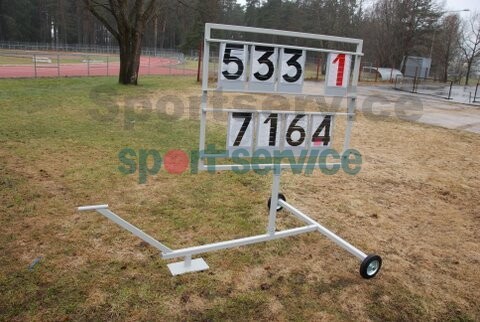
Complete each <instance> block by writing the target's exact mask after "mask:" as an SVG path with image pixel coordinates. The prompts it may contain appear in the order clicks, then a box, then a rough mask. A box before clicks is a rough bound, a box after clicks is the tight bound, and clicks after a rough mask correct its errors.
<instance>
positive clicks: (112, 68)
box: [0, 57, 197, 78]
mask: <svg viewBox="0 0 480 322" xmlns="http://www.w3.org/2000/svg"><path fill="white" fill-rule="evenodd" d="M119 69H120V63H119V62H112V63H109V64H108V71H107V63H106V62H96V63H95V62H92V63H90V64H87V63H78V64H60V71H59V70H58V68H57V65H56V64H55V63H52V64H42V63H37V75H36V76H37V77H58V76H59V75H60V76H61V77H62V76H63V77H74V76H107V75H110V76H117V75H118V73H119ZM196 73H197V71H196V70H193V69H184V68H183V66H182V65H179V64H178V61H177V60H176V59H169V58H161V57H151V58H150V61H149V57H141V59H140V72H139V74H140V75H150V74H151V75H196ZM20 77H23V78H31V77H35V67H34V65H33V63H32V64H31V65H3V66H0V78H20Z"/></svg>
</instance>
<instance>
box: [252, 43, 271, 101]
mask: <svg viewBox="0 0 480 322" xmlns="http://www.w3.org/2000/svg"><path fill="white" fill-rule="evenodd" d="M251 62H252V66H251V71H250V77H249V85H248V88H249V90H251V91H262V92H265V91H267V92H274V91H275V83H276V80H277V68H278V67H277V65H278V48H274V47H266V46H252V47H251Z"/></svg>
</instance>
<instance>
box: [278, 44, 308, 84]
mask: <svg viewBox="0 0 480 322" xmlns="http://www.w3.org/2000/svg"><path fill="white" fill-rule="evenodd" d="M305 61H306V51H305V50H299V49H290V48H282V49H281V50H280V64H281V67H280V75H279V83H278V91H280V92H288V93H301V92H302V91H303V80H304V77H305Z"/></svg>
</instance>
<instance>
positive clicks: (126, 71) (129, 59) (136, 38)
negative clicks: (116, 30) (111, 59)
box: [118, 31, 142, 85]
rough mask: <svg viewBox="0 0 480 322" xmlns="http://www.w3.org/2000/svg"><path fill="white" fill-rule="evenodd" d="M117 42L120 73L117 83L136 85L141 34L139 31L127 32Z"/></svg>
mask: <svg viewBox="0 0 480 322" xmlns="http://www.w3.org/2000/svg"><path fill="white" fill-rule="evenodd" d="M123 36H124V37H123V38H122V39H120V40H119V46H120V73H119V77H118V82H119V83H120V84H123V85H137V84H138V72H139V70H140V55H141V43H142V34H141V32H139V31H133V32H128V33H126V34H124V35H123Z"/></svg>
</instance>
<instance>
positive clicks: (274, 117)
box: [256, 113, 283, 151]
mask: <svg viewBox="0 0 480 322" xmlns="http://www.w3.org/2000/svg"><path fill="white" fill-rule="evenodd" d="M282 126H283V115H282V114H278V113H259V114H258V124H257V146H256V148H257V149H264V150H269V151H271V150H279V149H280V142H281V130H282Z"/></svg>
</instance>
